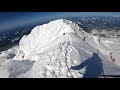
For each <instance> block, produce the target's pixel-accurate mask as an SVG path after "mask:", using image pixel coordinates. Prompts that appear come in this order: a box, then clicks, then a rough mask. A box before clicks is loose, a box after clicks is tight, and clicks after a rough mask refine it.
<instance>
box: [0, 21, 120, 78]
mask: <svg viewBox="0 0 120 90" xmlns="http://www.w3.org/2000/svg"><path fill="white" fill-rule="evenodd" d="M107 43H108V42H107ZM107 43H106V42H105V40H101V39H100V38H98V37H96V36H94V35H92V34H89V33H87V32H85V31H84V30H83V29H82V28H80V27H79V26H78V25H77V24H75V23H74V22H72V21H69V20H65V19H58V20H54V21H51V22H49V23H48V24H44V25H41V26H36V27H35V28H34V29H33V30H32V31H31V33H30V34H29V35H28V36H26V35H25V36H23V38H22V39H21V40H20V42H19V46H18V47H17V48H13V49H12V50H13V54H15V56H14V57H12V58H9V59H11V60H6V61H5V62H4V63H3V64H2V65H1V66H0V71H2V73H0V77H17V78H35V77H37V78H81V77H83V78H84V77H85V78H86V77H87V78H91V77H92V78H93V77H94V78H97V77H100V75H103V74H107V75H120V70H119V69H120V67H119V65H116V64H117V62H118V60H119V57H117V58H116V62H114V63H113V62H112V60H111V58H110V56H109V55H110V53H111V50H110V49H109V45H108V44H107ZM12 50H11V51H12ZM9 51H10V50H9ZM2 54H3V53H2ZM113 57H114V56H113ZM81 65H82V66H81ZM20 66H22V67H23V68H19V67H20ZM74 66H76V67H74ZM18 68H19V69H18Z"/></svg>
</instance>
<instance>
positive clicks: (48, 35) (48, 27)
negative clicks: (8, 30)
mask: <svg viewBox="0 0 120 90" xmlns="http://www.w3.org/2000/svg"><path fill="white" fill-rule="evenodd" d="M70 32H73V29H71V27H70V26H69V25H67V24H66V23H65V22H64V20H63V19H60V20H55V21H51V22H49V23H48V24H44V25H42V26H37V27H35V28H34V29H33V30H32V32H31V33H30V34H29V35H28V36H24V37H23V38H22V39H21V40H20V49H21V50H23V52H24V53H25V57H24V59H28V58H29V57H30V56H33V55H36V54H38V53H42V52H44V51H45V50H47V48H48V46H49V47H50V46H51V45H52V43H53V41H54V40H55V39H56V38H59V37H60V36H63V34H64V33H70Z"/></svg>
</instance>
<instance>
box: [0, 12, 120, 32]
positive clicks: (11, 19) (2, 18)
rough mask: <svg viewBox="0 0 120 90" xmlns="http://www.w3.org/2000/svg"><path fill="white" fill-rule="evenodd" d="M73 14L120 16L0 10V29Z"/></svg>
mask: <svg viewBox="0 0 120 90" xmlns="http://www.w3.org/2000/svg"><path fill="white" fill-rule="evenodd" d="M73 16H120V12H0V31H1V30H6V29H12V28H16V27H21V26H23V25H27V24H30V23H34V22H39V21H44V20H47V19H52V18H53V19H57V18H64V17H73Z"/></svg>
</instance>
